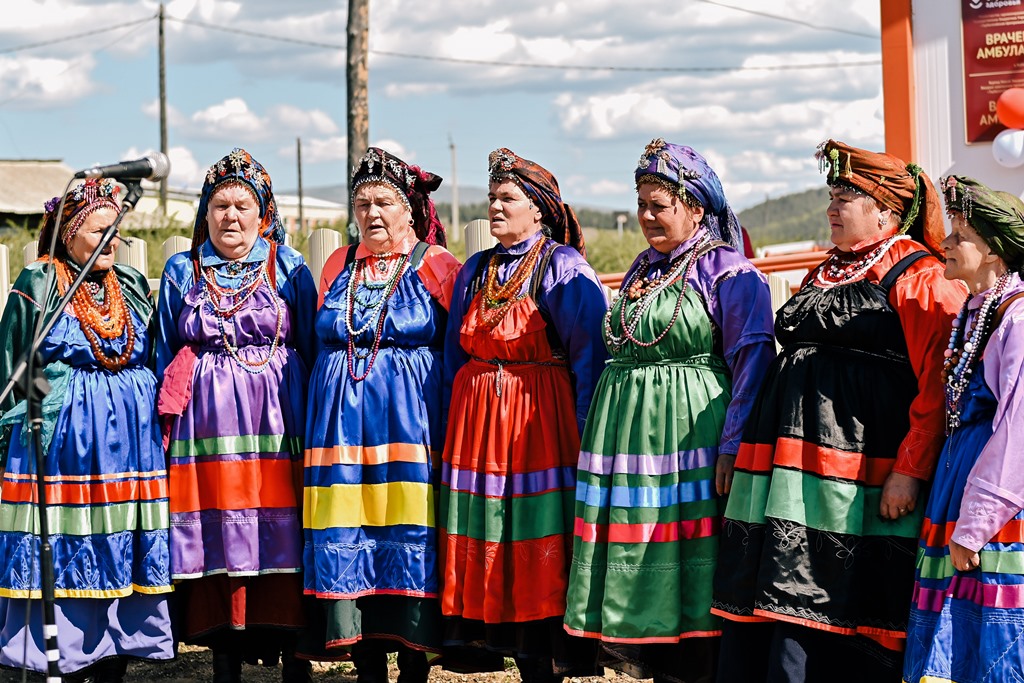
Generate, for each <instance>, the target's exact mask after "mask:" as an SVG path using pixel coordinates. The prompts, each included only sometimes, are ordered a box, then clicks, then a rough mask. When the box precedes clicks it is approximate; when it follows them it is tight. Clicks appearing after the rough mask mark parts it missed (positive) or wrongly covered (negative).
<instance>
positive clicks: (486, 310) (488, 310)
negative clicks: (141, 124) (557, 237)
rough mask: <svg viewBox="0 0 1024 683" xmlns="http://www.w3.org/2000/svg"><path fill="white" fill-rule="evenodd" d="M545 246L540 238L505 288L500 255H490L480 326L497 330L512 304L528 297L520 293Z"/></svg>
mask: <svg viewBox="0 0 1024 683" xmlns="http://www.w3.org/2000/svg"><path fill="white" fill-rule="evenodd" d="M546 244H547V240H546V239H538V240H537V242H536V243H535V244H534V245H533V246H532V247H530V250H529V251H528V252H526V255H525V256H524V257H523V259H522V260H521V261H520V262H519V265H517V266H516V269H515V270H514V271H513V272H512V275H511V276H509V278H508V280H507V281H506V282H505V284H503V285H499V284H498V259H499V254H498V252H497V251H495V252H494V253H493V254H491V258H490V260H489V261H488V262H487V279H486V280H484V286H483V288H482V289H481V291H480V305H479V306H478V307H477V310H476V321H477V325H478V326H480V327H483V328H484V329H487V330H492V329H494V327H495V326H496V325H497V324H498V323H499V322H501V319H502V318H504V317H505V314H506V313H508V311H509V309H511V308H512V305H513V304H515V303H516V302H518V301H521V300H523V299H525V298H526V292H523V291H521V290H522V289H523V285H525V284H526V281H527V280H528V279H529V278H530V277H531V276H532V275H533V271H534V269H535V268H536V267H537V262H538V261H539V260H540V255H541V253H542V252H543V251H544V246H545V245H546Z"/></svg>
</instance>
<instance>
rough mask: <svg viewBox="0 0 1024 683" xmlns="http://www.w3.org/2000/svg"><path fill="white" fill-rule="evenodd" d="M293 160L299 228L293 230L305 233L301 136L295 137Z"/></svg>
mask: <svg viewBox="0 0 1024 683" xmlns="http://www.w3.org/2000/svg"><path fill="white" fill-rule="evenodd" d="M295 162H296V164H298V172H299V229H298V230H296V231H295V232H296V233H298V234H300V235H302V234H305V233H306V221H305V220H303V217H302V138H295Z"/></svg>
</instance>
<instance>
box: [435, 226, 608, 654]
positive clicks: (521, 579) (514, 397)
mask: <svg viewBox="0 0 1024 683" xmlns="http://www.w3.org/2000/svg"><path fill="white" fill-rule="evenodd" d="M488 297H492V298H491V299H490V301H488V300H486V299H487V298H488ZM606 307H607V304H606V300H605V296H604V292H603V290H602V288H601V285H600V284H599V282H598V280H597V277H596V275H595V274H594V271H593V269H592V268H590V266H589V265H587V263H586V261H584V260H583V257H582V256H580V254H579V253H578V252H576V251H575V250H573V249H572V248H569V247H564V246H559V245H558V244H556V243H554V242H553V241H551V240H550V239H548V238H546V237H544V236H543V234H541V233H539V232H538V233H536V234H534V235H532V236H530V237H528V238H527V239H525V240H524V241H522V242H519V243H517V244H514V245H512V246H511V247H509V248H505V247H502V246H500V245H499V246H497V247H494V248H493V249H491V250H488V251H485V252H482V253H480V254H475V255H474V256H473V257H471V258H470V259H469V260H468V261H467V263H466V265H465V267H464V268H463V270H462V272H461V273H460V274H459V278H458V280H457V281H456V284H455V296H454V299H453V301H452V307H451V316H450V318H449V321H448V334H447V342H446V346H445V374H446V376H447V378H448V379H447V382H448V383H449V384H450V385H451V406H450V412H449V417H448V431H447V438H446V441H445V449H444V458H443V465H442V473H441V512H440V516H439V521H438V525H439V543H440V547H441V554H442V563H441V565H442V576H443V581H444V586H443V593H442V609H443V612H444V615H445V616H446V617H448V618H449V619H448V620H447V622H446V627H445V640H446V645H450V646H458V645H467V644H471V643H482V644H484V645H486V647H488V648H489V649H491V650H493V651H495V652H500V653H503V654H506V655H510V656H516V657H520V658H523V659H530V658H547V661H550V660H551V659H552V658H554V660H555V666H556V667H558V666H560V664H565V665H566V666H569V667H571V666H572V664H573V662H572V659H573V658H574V655H572V654H571V653H570V652H569V649H570V648H571V646H569V645H567V642H568V640H569V639H568V638H567V636H566V635H565V633H564V630H563V629H562V617H563V615H564V613H565V593H566V587H567V583H568V578H569V561H570V558H571V554H572V520H573V498H574V496H575V490H576V462H577V459H578V457H579V435H580V432H581V431H582V428H583V423H584V420H585V418H586V414H587V411H588V409H589V407H590V400H591V396H592V395H593V391H594V385H595V383H596V381H597V378H598V376H599V375H600V372H601V369H602V367H603V365H604V360H605V357H606V355H605V350H604V346H603V344H602V342H601V333H600V326H601V320H602V317H603V315H604V313H605V310H606ZM576 661H577V663H578V661H579V660H578V659H577V660H576Z"/></svg>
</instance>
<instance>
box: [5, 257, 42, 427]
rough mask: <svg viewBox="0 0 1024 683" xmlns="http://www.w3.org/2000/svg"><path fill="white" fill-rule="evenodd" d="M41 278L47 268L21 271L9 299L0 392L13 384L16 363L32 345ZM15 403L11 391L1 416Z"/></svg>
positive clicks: (38, 308)
mask: <svg viewBox="0 0 1024 683" xmlns="http://www.w3.org/2000/svg"><path fill="white" fill-rule="evenodd" d="M40 278H42V279H44V280H45V278H46V270H45V268H39V267H36V266H34V265H33V266H30V267H29V268H26V269H25V270H23V271H21V274H20V275H19V276H18V279H17V280H16V281H15V283H14V286H13V287H12V288H11V292H10V294H9V295H8V296H7V305H6V306H5V307H4V313H3V317H2V318H0V338H2V339H4V340H5V342H6V343H5V344H4V345H3V350H2V351H0V390H3V388H4V387H6V386H7V382H9V381H10V379H11V375H12V374H13V373H14V365H15V363H17V362H18V361H19V360H21V356H22V354H23V353H25V352H26V351H27V350H28V349H29V347H30V346H31V345H32V335H33V333H34V331H35V327H36V320H37V319H38V317H39V313H40V311H41V310H42V308H41V307H42V302H41V301H38V299H39V298H40V297H41V295H42V289H43V283H42V282H41V281H40ZM37 290H38V291H37ZM16 403H17V400H16V396H15V392H13V391H12V392H11V393H9V394H7V398H5V399H4V402H3V404H2V405H0V413H6V412H7V411H8V410H10V409H11V408H13V407H14V406H15V404H16Z"/></svg>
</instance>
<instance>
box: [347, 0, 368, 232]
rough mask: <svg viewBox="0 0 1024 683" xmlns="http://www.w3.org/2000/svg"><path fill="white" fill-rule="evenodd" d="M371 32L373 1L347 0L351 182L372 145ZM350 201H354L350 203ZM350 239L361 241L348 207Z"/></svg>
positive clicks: (349, 178)
mask: <svg viewBox="0 0 1024 683" xmlns="http://www.w3.org/2000/svg"><path fill="white" fill-rule="evenodd" d="M369 33H370V0H348V40H347V41H346V51H347V55H348V62H347V65H346V69H345V73H346V77H347V78H346V82H347V85H348V175H347V177H346V180H345V182H346V184H347V185H351V183H352V172H353V171H355V170H356V168H357V167H358V165H359V159H360V158H361V157H362V156H363V153H364V152H365V151H366V148H367V147H369V145H370V111H369V110H370V104H369V96H368V94H367V90H368V87H369V80H370V70H369V65H368V61H369ZM349 196H350V197H351V187H349ZM350 203H351V202H350ZM348 209H349V217H348V226H349V229H348V238H349V243H350V244H355V243H356V242H358V241H359V231H358V230H357V229H355V222H354V221H353V220H352V207H351V206H349V207H348Z"/></svg>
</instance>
